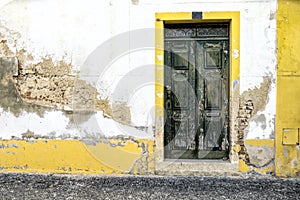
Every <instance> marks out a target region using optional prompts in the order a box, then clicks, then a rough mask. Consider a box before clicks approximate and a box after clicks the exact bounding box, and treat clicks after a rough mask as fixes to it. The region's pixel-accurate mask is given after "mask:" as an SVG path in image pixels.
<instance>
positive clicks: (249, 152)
mask: <svg viewBox="0 0 300 200" xmlns="http://www.w3.org/2000/svg"><path fill="white" fill-rule="evenodd" d="M270 88H271V79H270V77H264V78H263V82H262V83H261V85H260V87H255V88H254V89H249V90H248V91H245V92H243V93H242V95H241V97H240V100H239V104H240V108H239V112H238V117H237V124H236V129H237V137H238V140H237V142H236V144H237V145H238V148H237V147H236V151H238V154H239V158H240V159H241V160H243V161H244V162H245V163H246V164H248V165H251V164H252V165H254V166H256V165H257V166H260V165H261V164H258V162H260V161H259V160H258V158H257V157H255V155H256V153H257V152H256V151H258V150H259V149H257V148H260V147H251V149H248V147H247V146H246V145H245V140H246V138H247V134H249V130H251V132H250V133H251V134H252V133H253V129H249V125H250V124H251V123H252V122H254V123H256V124H259V129H258V130H259V131H260V133H258V134H262V130H263V129H264V128H266V118H265V116H264V115H263V114H258V112H259V111H263V110H264V108H265V106H266V104H267V101H268V94H269V91H270ZM255 152H256V153H255ZM260 152H263V151H262V150H261V149H260ZM272 155H273V154H271V155H270V156H272ZM262 156H263V155H262ZM273 158H274V155H273ZM251 160H252V161H253V162H254V164H253V163H252V162H251ZM255 163H256V164H255Z"/></svg>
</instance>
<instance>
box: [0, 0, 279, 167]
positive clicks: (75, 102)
mask: <svg viewBox="0 0 300 200" xmlns="http://www.w3.org/2000/svg"><path fill="white" fill-rule="evenodd" d="M3 2H4V1H3ZM192 11H206V12H209V11H238V12H240V16H241V17H240V44H241V45H240V49H239V50H237V51H235V52H234V55H232V56H234V57H240V74H239V80H233V82H232V83H231V89H232V92H233V93H235V94H237V95H236V96H238V98H235V99H232V100H231V104H232V105H238V108H239V109H236V110H232V111H231V113H230V115H231V116H233V119H234V120H232V121H231V122H230V124H231V137H232V141H235V143H233V144H231V145H232V149H235V152H233V151H232V157H233V158H234V159H233V160H234V161H237V160H238V158H237V157H238V156H239V158H240V159H242V160H243V162H244V163H247V164H251V163H252V165H253V166H255V167H257V166H258V167H261V166H265V165H266V164H268V163H271V162H272V161H273V160H272V159H273V158H274V156H273V150H272V147H270V148H269V147H263V148H261V149H257V148H256V147H253V146H251V145H250V146H249V144H248V146H247V143H246V142H245V141H246V140H250V139H274V118H275V99H276V98H275V77H276V76H275V75H276V73H275V71H276V57H275V51H276V18H275V16H276V1H275V0H269V1H265V0H261V1H259V0H248V1H243V0H224V1H223V3H222V2H220V1H209V2H208V1H204V0H198V1H196V0H187V1H184V2H183V1H180V0H171V1H160V0H132V1H129V0H128V1H127V0H126V1H124V0H103V1H99V0H91V1H88V2H84V1H79V0H75V1H74V0H65V1H59V0H44V1H32V0H23V1H17V0H10V1H9V0H7V1H5V2H4V3H2V4H0V57H1V58H0V61H1V66H0V72H1V73H0V74H1V75H0V86H1V88H2V89H1V90H2V92H1V95H2V97H3V98H1V100H0V127H1V129H0V138H2V139H11V138H15V139H19V138H20V139H21V138H41V137H42V138H51V139H58V138H62V139H66V138H72V139H77V138H79V139H81V140H82V141H84V142H86V144H90V143H89V142H87V141H90V140H86V139H91V138H92V139H98V138H102V137H103V136H106V137H118V136H121V138H124V137H126V138H127V139H128V138H129V139H132V138H144V139H145V138H148V139H151V140H153V137H154V127H153V121H154V116H153V115H154V114H153V111H154V108H155V103H154V99H155V96H154V82H155V79H154V70H155V67H154V64H155V54H154V49H155V31H154V27H155V18H154V16H155V13H158V12H192ZM8 57H9V58H8ZM251 144H252V143H251ZM258 151H259V152H262V153H261V154H266V155H267V156H262V157H260V158H257V157H255V155H256V154H257V152H258ZM265 158H266V159H268V161H266V162H263V161H261V160H262V159H265Z"/></svg>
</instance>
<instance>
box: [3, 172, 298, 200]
mask: <svg viewBox="0 0 300 200" xmlns="http://www.w3.org/2000/svg"><path fill="white" fill-rule="evenodd" d="M0 199H205V200H206V199H255V200H256V199H300V179H299V178H289V179H282V178H274V177H200V176H199V177H191V176H100V175H97V176H95V175H60V174H23V173H0Z"/></svg>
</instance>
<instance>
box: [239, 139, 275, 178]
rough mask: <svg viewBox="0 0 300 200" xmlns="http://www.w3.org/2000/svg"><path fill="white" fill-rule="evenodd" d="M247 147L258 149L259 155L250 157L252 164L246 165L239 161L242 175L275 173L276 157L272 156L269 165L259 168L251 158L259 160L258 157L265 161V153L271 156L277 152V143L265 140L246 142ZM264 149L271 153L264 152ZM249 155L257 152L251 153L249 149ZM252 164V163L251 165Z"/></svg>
mask: <svg viewBox="0 0 300 200" xmlns="http://www.w3.org/2000/svg"><path fill="white" fill-rule="evenodd" d="M245 143H246V145H247V146H251V147H254V148H257V149H258V151H257V152H258V154H257V155H250V164H246V162H245V161H244V160H242V159H239V171H240V172H242V173H255V174H261V175H272V174H274V172H275V165H274V155H273V156H271V157H270V158H269V159H270V162H268V164H266V165H264V166H262V167H257V166H255V165H254V164H253V162H254V161H253V160H251V158H255V159H257V157H258V158H259V157H260V158H261V159H264V156H263V154H264V153H265V154H266V155H270V152H274V151H275V144H274V143H275V141H274V140H272V139H264V140H256V139H252V140H246V141H245ZM263 149H267V150H269V151H267V152H263ZM247 153H248V154H251V153H252V154H255V153H256V152H255V151H254V152H251V151H249V149H248V152H247ZM251 162H252V163H251Z"/></svg>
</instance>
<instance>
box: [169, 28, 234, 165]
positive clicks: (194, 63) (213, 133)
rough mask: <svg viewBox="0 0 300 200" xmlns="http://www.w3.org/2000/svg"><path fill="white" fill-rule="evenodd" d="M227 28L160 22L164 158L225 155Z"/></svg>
mask: <svg viewBox="0 0 300 200" xmlns="http://www.w3.org/2000/svg"><path fill="white" fill-rule="evenodd" d="M228 29H229V27H228V24H188V25H168V26H167V25H166V29H165V47H164V48H165V56H164V62H165V67H164V88H165V89H164V108H165V127H164V145H165V149H164V150H165V158H174V159H176V158H186V159H226V158H227V157H228V146H229V142H228V108H229V105H228V96H229V95H228V82H229V77H228V71H229V56H228V52H229V41H228Z"/></svg>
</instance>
